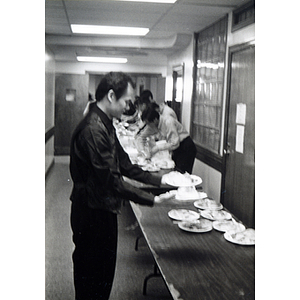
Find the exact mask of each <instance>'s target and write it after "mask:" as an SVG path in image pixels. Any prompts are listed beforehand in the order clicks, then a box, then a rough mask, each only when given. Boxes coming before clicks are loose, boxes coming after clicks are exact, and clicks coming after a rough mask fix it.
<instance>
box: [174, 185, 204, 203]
mask: <svg viewBox="0 0 300 300" xmlns="http://www.w3.org/2000/svg"><path fill="white" fill-rule="evenodd" d="M198 198H199V195H198V192H197V190H196V189H195V187H194V186H182V187H179V188H178V190H177V194H176V199H177V200H194V199H198Z"/></svg>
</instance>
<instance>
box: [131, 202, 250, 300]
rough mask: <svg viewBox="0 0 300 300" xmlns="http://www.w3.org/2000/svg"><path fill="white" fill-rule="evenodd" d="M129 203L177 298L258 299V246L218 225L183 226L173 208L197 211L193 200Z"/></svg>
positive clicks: (191, 299)
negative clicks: (228, 235)
mask: <svg viewBox="0 0 300 300" xmlns="http://www.w3.org/2000/svg"><path fill="white" fill-rule="evenodd" d="M130 204H131V207H132V209H133V212H134V214H135V216H136V218H137V221H138V223H139V226H140V228H141V230H142V232H143V235H144V237H145V239H146V241H147V244H148V246H149V248H150V250H151V253H152V255H153V257H154V259H155V262H156V264H157V267H158V269H159V271H160V274H161V275H162V277H163V279H164V281H165V283H166V285H167V287H168V289H169V291H170V294H171V295H172V297H173V299H176V300H208V299H210V300H226V299H228V300H235V299H244V300H246V299H247V300H248V299H254V289H255V276H254V275H255V274H254V273H255V271H254V252H255V247H254V246H240V245H236V244H232V243H230V242H228V241H226V240H225V239H224V237H223V233H221V232H218V231H215V230H214V229H213V230H212V231H210V232H206V233H190V232H186V231H182V230H181V229H180V228H179V227H178V225H177V224H175V223H174V222H173V221H172V220H171V219H170V218H169V216H168V212H169V211H170V210H171V209H173V208H186V209H191V210H194V211H197V209H196V208H195V207H194V205H193V201H188V202H186V201H182V202H179V201H171V202H164V203H162V204H158V205H155V206H154V207H147V206H142V205H138V204H135V203H133V202H131V203H130Z"/></svg>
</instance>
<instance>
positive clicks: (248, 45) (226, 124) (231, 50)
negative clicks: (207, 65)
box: [220, 40, 255, 203]
mask: <svg viewBox="0 0 300 300" xmlns="http://www.w3.org/2000/svg"><path fill="white" fill-rule="evenodd" d="M253 47H255V40H251V41H249V42H247V43H243V44H238V45H234V46H231V47H229V49H228V60H227V62H228V68H227V86H226V103H225V120H224V140H223V149H222V150H223V153H222V155H223V162H222V165H223V167H222V178H221V197H220V202H221V203H224V196H225V194H224V191H225V176H226V158H227V157H226V156H227V155H226V154H225V152H226V150H227V149H226V147H227V142H228V128H229V112H230V86H231V75H232V74H231V73H232V70H231V63H232V56H233V54H234V53H236V52H239V51H243V50H246V49H250V48H253Z"/></svg>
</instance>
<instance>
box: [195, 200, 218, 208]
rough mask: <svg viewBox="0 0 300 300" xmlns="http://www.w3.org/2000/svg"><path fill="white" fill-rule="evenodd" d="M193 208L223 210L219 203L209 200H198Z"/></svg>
mask: <svg viewBox="0 0 300 300" xmlns="http://www.w3.org/2000/svg"><path fill="white" fill-rule="evenodd" d="M194 206H195V207H197V208H200V209H208V210H220V209H222V208H223V205H222V204H221V203H217V201H215V200H213V199H209V198H205V199H200V200H198V201H196V202H195V203H194Z"/></svg>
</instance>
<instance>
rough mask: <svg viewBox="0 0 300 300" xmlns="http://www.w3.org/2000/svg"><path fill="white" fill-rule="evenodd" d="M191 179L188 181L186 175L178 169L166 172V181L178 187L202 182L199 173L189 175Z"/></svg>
mask: <svg viewBox="0 0 300 300" xmlns="http://www.w3.org/2000/svg"><path fill="white" fill-rule="evenodd" d="M189 177H190V179H191V181H190V182H186V181H187V180H186V179H185V177H184V174H181V173H179V172H177V171H173V172H170V173H168V174H166V176H165V180H166V183H167V184H169V185H172V186H176V187H184V186H196V185H199V184H200V183H202V179H201V178H200V177H199V176H197V175H189Z"/></svg>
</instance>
